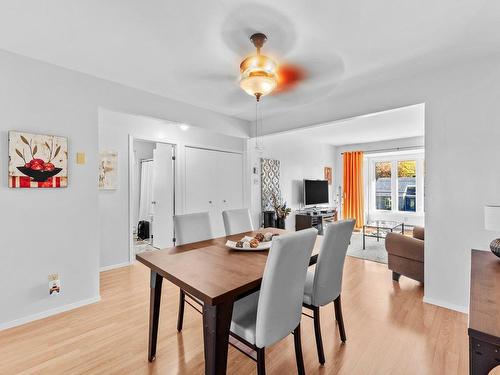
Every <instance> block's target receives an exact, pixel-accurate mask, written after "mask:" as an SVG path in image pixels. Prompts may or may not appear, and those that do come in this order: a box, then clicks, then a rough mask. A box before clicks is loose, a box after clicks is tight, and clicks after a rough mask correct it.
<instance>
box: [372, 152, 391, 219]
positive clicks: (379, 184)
mask: <svg viewBox="0 0 500 375" xmlns="http://www.w3.org/2000/svg"><path fill="white" fill-rule="evenodd" d="M375 208H376V209H377V210H389V211H390V210H391V209H392V201H391V162H390V161H381V162H377V163H375Z"/></svg>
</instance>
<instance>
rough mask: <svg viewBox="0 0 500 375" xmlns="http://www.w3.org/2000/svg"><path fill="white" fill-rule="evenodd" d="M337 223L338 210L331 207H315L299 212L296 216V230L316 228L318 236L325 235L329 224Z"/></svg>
mask: <svg viewBox="0 0 500 375" xmlns="http://www.w3.org/2000/svg"><path fill="white" fill-rule="evenodd" d="M333 221H337V210H336V209H334V208H329V207H314V208H313V209H310V208H308V209H305V210H302V211H297V213H296V214H295V230H303V229H307V228H311V227H314V228H316V229H317V230H318V234H324V231H325V230H324V229H325V225H326V224H327V223H328V222H333Z"/></svg>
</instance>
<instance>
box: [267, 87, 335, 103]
mask: <svg viewBox="0 0 500 375" xmlns="http://www.w3.org/2000/svg"><path fill="white" fill-rule="evenodd" d="M336 87H337V83H327V84H322V85H318V84H306V83H303V84H301V85H300V88H297V89H295V90H291V91H287V92H281V93H280V92H278V93H276V94H273V95H270V96H269V101H271V100H272V101H273V102H274V103H275V104H276V105H283V104H288V105H293V106H300V105H305V104H310V103H313V102H315V101H317V100H320V99H324V98H325V97H327V96H328V95H330V94H332V93H333V92H334V91H335V88H336Z"/></svg>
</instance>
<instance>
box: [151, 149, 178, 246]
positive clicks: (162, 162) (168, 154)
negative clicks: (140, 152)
mask: <svg viewBox="0 0 500 375" xmlns="http://www.w3.org/2000/svg"><path fill="white" fill-rule="evenodd" d="M173 151H174V149H173V146H172V145H169V144H165V143H157V144H156V148H155V150H154V151H153V202H152V203H153V204H152V207H153V228H152V232H153V246H154V247H156V248H159V249H164V248H167V247H170V246H173V243H172V239H173V237H174V221H173V217H174V160H173V159H172V156H173Z"/></svg>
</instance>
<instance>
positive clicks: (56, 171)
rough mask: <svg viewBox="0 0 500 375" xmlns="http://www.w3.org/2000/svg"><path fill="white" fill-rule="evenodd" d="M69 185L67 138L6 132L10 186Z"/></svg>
mask: <svg viewBox="0 0 500 375" xmlns="http://www.w3.org/2000/svg"><path fill="white" fill-rule="evenodd" d="M66 186H68V139H67V138H65V137H58V136H53V135H42V134H30V133H22V132H17V131H10V132H9V187H11V188H62V187H66Z"/></svg>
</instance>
